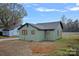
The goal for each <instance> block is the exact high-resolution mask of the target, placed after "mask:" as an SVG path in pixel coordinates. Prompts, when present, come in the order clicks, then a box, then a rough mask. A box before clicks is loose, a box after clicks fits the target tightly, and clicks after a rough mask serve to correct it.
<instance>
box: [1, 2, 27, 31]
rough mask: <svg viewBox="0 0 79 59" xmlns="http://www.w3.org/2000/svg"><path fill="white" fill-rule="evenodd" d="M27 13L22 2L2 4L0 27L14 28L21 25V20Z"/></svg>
mask: <svg viewBox="0 0 79 59" xmlns="http://www.w3.org/2000/svg"><path fill="white" fill-rule="evenodd" d="M26 15H27V13H26V11H25V9H24V7H23V6H22V5H21V4H17V3H2V4H0V28H3V29H6V30H12V29H14V28H16V27H17V26H19V25H21V20H22V18H23V17H24V16H26Z"/></svg>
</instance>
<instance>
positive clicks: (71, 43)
mask: <svg viewBox="0 0 79 59" xmlns="http://www.w3.org/2000/svg"><path fill="white" fill-rule="evenodd" d="M62 36H63V37H62V39H59V40H56V41H54V42H47V41H45V42H44V41H43V42H27V41H22V40H10V41H0V55H4V56H6V55H7V56H8V55H9V56H10V55H12V56H17V55H18V56H20V55H22V56H27V55H45V56H46V55H47V56H48V55H49V56H67V55H79V50H78V49H79V34H78V33H63V35H62ZM76 52H77V53H76Z"/></svg>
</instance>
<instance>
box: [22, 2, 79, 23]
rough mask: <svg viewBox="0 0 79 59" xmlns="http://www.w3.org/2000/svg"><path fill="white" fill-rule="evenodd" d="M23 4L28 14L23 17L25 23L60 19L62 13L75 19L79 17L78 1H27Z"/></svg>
mask: <svg viewBox="0 0 79 59" xmlns="http://www.w3.org/2000/svg"><path fill="white" fill-rule="evenodd" d="M23 6H24V8H25V10H26V11H27V14H28V15H27V16H26V17H24V18H23V24H24V23H26V22H29V23H43V22H53V21H60V20H61V16H62V15H66V17H67V18H71V19H74V20H75V19H77V18H78V19H79V4H78V3H40V4H39V3H30V4H29V3H27V4H23Z"/></svg>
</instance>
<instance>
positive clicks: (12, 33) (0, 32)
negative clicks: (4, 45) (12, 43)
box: [0, 28, 18, 36]
mask: <svg viewBox="0 0 79 59" xmlns="http://www.w3.org/2000/svg"><path fill="white" fill-rule="evenodd" d="M17 35H18V34H17V28H16V29H13V30H3V29H0V36H17Z"/></svg>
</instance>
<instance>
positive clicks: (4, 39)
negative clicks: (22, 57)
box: [0, 38, 19, 41]
mask: <svg viewBox="0 0 79 59" xmlns="http://www.w3.org/2000/svg"><path fill="white" fill-rule="evenodd" d="M17 39H19V38H3V39H0V41H6V40H17Z"/></svg>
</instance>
